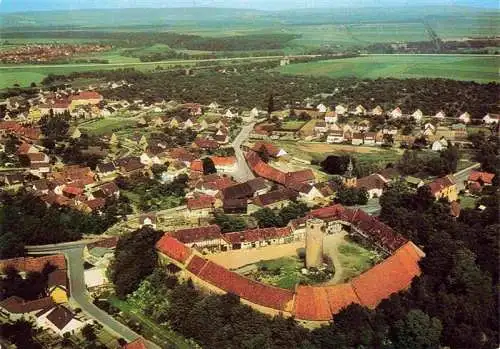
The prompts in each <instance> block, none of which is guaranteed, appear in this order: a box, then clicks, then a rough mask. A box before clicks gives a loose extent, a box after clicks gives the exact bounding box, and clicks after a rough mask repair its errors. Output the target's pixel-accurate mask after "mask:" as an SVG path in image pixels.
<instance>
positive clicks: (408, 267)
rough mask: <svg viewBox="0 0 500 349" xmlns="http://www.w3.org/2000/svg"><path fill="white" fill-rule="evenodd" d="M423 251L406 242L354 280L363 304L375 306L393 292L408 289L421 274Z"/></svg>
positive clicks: (353, 282) (356, 290)
mask: <svg viewBox="0 0 500 349" xmlns="http://www.w3.org/2000/svg"><path fill="white" fill-rule="evenodd" d="M422 257H423V252H422V251H421V250H420V249H419V248H418V247H416V246H415V245H414V244H413V243H412V242H408V243H406V244H405V245H404V246H402V247H401V248H399V249H398V250H397V251H396V252H395V253H394V254H393V255H392V256H390V257H388V258H387V259H386V260H384V261H383V262H381V263H380V264H377V265H376V266H374V267H373V268H371V269H369V270H368V271H366V272H364V273H363V274H361V275H359V276H357V277H356V278H354V279H353V280H352V282H351V283H352V286H353V287H354V290H355V292H356V294H357V295H358V298H359V299H360V301H361V304H363V305H365V306H367V307H369V308H372V309H373V308H375V307H376V306H377V305H378V304H379V303H380V302H381V301H382V300H383V299H386V298H388V297H389V296H390V295H391V294H393V293H396V292H399V291H402V290H405V289H407V288H408V287H409V286H410V284H411V281H412V279H413V278H414V277H415V276H419V275H420V273H421V271H420V268H419V265H418V262H419V260H420V259H421V258H422Z"/></svg>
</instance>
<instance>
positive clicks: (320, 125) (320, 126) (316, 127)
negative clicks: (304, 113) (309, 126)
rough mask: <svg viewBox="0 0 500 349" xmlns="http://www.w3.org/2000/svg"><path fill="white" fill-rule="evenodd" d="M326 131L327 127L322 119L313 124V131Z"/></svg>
mask: <svg viewBox="0 0 500 349" xmlns="http://www.w3.org/2000/svg"><path fill="white" fill-rule="evenodd" d="M326 131H328V127H327V125H326V122H324V121H316V124H315V125H314V132H315V133H316V134H323V133H325V132H326Z"/></svg>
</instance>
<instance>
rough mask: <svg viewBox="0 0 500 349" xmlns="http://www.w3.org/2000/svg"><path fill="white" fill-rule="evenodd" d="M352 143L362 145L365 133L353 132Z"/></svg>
mask: <svg viewBox="0 0 500 349" xmlns="http://www.w3.org/2000/svg"><path fill="white" fill-rule="evenodd" d="M374 142H375V141H374ZM351 144H352V145H361V144H363V134H362V133H353V134H352V139H351Z"/></svg>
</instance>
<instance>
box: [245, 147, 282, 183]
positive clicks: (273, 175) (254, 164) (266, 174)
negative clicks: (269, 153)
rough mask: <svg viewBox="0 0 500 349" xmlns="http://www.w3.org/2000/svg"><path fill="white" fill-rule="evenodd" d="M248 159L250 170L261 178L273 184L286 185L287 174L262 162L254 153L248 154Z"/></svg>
mask: <svg viewBox="0 0 500 349" xmlns="http://www.w3.org/2000/svg"><path fill="white" fill-rule="evenodd" d="M246 159H247V162H248V165H249V166H250V168H251V169H252V170H253V172H255V174H256V175H258V176H259V177H263V178H266V179H269V180H272V181H273V182H276V183H280V184H285V181H286V174H285V173H284V172H281V171H279V170H277V169H275V168H274V167H272V166H270V165H268V164H266V163H265V162H264V161H262V160H261V159H260V157H259V155H258V154H257V153H255V152H253V151H250V152H248V153H247V154H246Z"/></svg>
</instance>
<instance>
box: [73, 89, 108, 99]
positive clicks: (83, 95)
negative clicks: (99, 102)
mask: <svg viewBox="0 0 500 349" xmlns="http://www.w3.org/2000/svg"><path fill="white" fill-rule="evenodd" d="M70 99H71V100H72V101H74V100H88V99H102V96H101V94H100V93H98V92H95V91H82V92H80V93H78V94H76V95H74V96H71V97H70Z"/></svg>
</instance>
